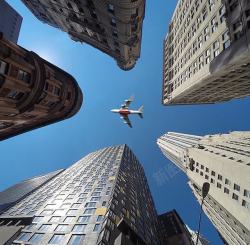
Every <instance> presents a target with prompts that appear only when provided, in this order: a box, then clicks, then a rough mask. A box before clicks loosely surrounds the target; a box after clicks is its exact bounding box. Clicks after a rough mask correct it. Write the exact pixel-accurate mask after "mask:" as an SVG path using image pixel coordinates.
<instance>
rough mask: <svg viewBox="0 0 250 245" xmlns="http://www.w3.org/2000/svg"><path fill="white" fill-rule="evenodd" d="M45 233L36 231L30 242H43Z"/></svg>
mask: <svg viewBox="0 0 250 245" xmlns="http://www.w3.org/2000/svg"><path fill="white" fill-rule="evenodd" d="M43 237H44V234H42V233H35V234H34V235H33V236H32V237H31V239H30V240H29V242H35V243H36V244H37V243H38V242H41V241H42V240H43Z"/></svg>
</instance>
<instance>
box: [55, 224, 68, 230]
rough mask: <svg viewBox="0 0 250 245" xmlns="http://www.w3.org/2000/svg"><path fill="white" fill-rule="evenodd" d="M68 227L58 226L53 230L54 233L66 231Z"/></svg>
mask: <svg viewBox="0 0 250 245" xmlns="http://www.w3.org/2000/svg"><path fill="white" fill-rule="evenodd" d="M67 230H68V225H58V226H57V227H56V229H55V231H67Z"/></svg>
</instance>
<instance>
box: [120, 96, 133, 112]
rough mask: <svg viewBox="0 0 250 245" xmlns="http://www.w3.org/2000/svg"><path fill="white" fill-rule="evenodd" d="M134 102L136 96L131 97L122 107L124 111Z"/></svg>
mask: <svg viewBox="0 0 250 245" xmlns="http://www.w3.org/2000/svg"><path fill="white" fill-rule="evenodd" d="M133 100H134V96H130V98H129V99H128V100H125V101H124V104H123V105H122V109H128V108H129V106H130V104H131V102H132V101H133Z"/></svg>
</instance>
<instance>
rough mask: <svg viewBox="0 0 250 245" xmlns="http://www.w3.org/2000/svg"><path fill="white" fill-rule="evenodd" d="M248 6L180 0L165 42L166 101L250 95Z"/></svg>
mask: <svg viewBox="0 0 250 245" xmlns="http://www.w3.org/2000/svg"><path fill="white" fill-rule="evenodd" d="M249 16H250V4H249V1H247V0H230V1H229V0H225V1H222V0H218V1H215V0H208V1H202V0H196V1H190V0H179V1H178V4H177V7H176V9H175V11H174V14H173V17H172V20H171V23H170V24H169V31H168V35H167V36H166V38H165V40H164V61H163V63H164V65H163V66H164V69H163V93H162V103H163V104H164V105H176V104H201V103H216V102H222V101H228V100H231V99H233V98H241V97H244V96H249V95H250V74H249V67H250V53H249V44H250V38H249V37H250V29H249V27H250V20H249Z"/></svg>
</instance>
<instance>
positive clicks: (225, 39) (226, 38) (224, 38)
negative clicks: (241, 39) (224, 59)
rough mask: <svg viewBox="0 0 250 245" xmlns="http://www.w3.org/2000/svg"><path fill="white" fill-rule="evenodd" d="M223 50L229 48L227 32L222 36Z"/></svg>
mask: <svg viewBox="0 0 250 245" xmlns="http://www.w3.org/2000/svg"><path fill="white" fill-rule="evenodd" d="M222 41H223V49H224V50H225V49H227V48H228V47H229V46H230V37H229V33H228V31H227V32H225V33H224V34H223V35H222Z"/></svg>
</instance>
